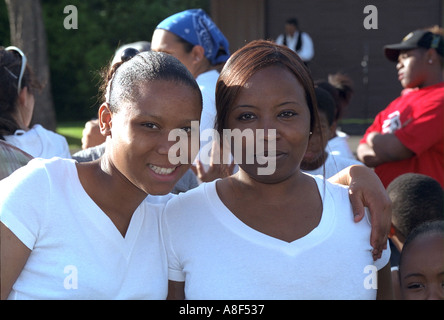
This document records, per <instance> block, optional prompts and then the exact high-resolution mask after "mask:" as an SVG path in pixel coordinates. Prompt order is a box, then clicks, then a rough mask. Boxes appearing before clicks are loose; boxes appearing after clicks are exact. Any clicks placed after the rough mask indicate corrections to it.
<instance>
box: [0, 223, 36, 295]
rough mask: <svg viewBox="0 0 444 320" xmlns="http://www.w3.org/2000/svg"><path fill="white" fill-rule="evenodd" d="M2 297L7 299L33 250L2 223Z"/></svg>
mask: <svg viewBox="0 0 444 320" xmlns="http://www.w3.org/2000/svg"><path fill="white" fill-rule="evenodd" d="M0 251H1V252H0V259H1V261H0V284H1V285H0V286H1V290H0V291H1V292H0V298H1V300H6V299H7V298H8V296H9V293H10V292H11V289H12V286H13V284H14V283H15V281H16V280H17V278H18V276H19V275H20V273H21V272H22V270H23V267H24V266H25V264H26V261H27V260H28V257H29V255H30V254H31V250H29V249H28V247H26V246H25V245H24V244H23V243H22V242H21V241H20V240H19V239H18V238H17V237H16V236H15V235H14V234H13V233H12V232H11V230H9V229H8V228H7V227H6V226H5V225H4V224H3V223H0Z"/></svg>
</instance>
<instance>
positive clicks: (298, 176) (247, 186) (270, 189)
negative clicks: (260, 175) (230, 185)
mask: <svg viewBox="0 0 444 320" xmlns="http://www.w3.org/2000/svg"><path fill="white" fill-rule="evenodd" d="M307 177H308V176H307V175H305V174H304V173H302V172H301V171H300V170H299V169H298V170H297V171H296V172H295V173H293V174H292V175H291V176H289V177H287V178H285V179H281V180H280V181H272V182H270V181H258V180H256V179H254V178H252V177H251V176H250V175H249V174H248V173H246V172H245V171H243V170H242V169H241V168H240V169H239V172H238V173H237V174H235V175H234V178H235V181H236V182H235V186H236V187H237V188H238V189H239V190H238V194H242V195H245V196H248V195H251V196H252V197H253V198H255V199H267V200H266V201H267V203H268V202H278V203H282V199H285V201H287V200H289V201H293V199H292V197H288V194H289V193H290V192H291V193H293V192H297V190H301V188H302V187H303V186H304V183H305V182H306V178H307Z"/></svg>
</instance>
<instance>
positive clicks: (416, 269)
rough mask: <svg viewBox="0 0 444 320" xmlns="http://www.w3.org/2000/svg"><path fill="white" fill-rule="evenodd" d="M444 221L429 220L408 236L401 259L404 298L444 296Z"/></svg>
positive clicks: (421, 298) (438, 297) (400, 269)
mask: <svg viewBox="0 0 444 320" xmlns="http://www.w3.org/2000/svg"><path fill="white" fill-rule="evenodd" d="M443 283H444V221H442V220H441V221H429V222H425V223H423V224H421V225H420V226H419V227H417V228H415V229H414V230H413V231H412V232H411V233H410V234H409V236H408V237H407V240H406V242H405V244H404V248H403V250H402V253H401V259H400V261H399V286H400V294H401V299H403V300H444V286H443Z"/></svg>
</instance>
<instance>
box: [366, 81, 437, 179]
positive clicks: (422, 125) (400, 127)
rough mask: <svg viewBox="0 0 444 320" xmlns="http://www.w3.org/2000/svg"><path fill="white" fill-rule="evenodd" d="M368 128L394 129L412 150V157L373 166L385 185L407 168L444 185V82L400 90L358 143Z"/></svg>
mask: <svg viewBox="0 0 444 320" xmlns="http://www.w3.org/2000/svg"><path fill="white" fill-rule="evenodd" d="M372 131H377V132H381V133H394V134H395V135H396V137H397V138H398V139H399V140H400V141H401V143H402V144H403V145H404V146H405V147H407V148H408V149H410V150H411V151H413V152H414V153H415V155H414V156H413V157H412V158H409V159H405V160H401V161H394V162H386V163H383V164H381V165H379V166H377V167H376V168H375V172H376V174H377V175H378V176H379V178H380V179H381V181H382V183H383V184H384V186H385V187H387V186H388V185H389V184H390V182H391V181H393V179H395V178H396V177H398V176H400V175H402V174H404V173H407V172H415V173H421V174H425V175H428V176H431V177H432V178H435V179H436V180H438V182H439V183H440V184H441V186H443V187H444V82H441V83H438V84H436V85H433V86H429V87H425V88H421V89H413V90H404V91H403V94H402V95H401V96H400V97H398V98H397V99H395V100H394V101H392V102H391V103H390V104H389V105H388V106H387V108H386V109H384V110H383V111H381V112H380V113H379V114H378V115H377V116H376V118H375V121H374V122H373V124H372V125H371V126H370V127H369V128H368V129H367V131H366V133H365V135H364V137H363V139H362V140H361V143H365V142H366V139H367V135H368V134H369V133H370V132H372Z"/></svg>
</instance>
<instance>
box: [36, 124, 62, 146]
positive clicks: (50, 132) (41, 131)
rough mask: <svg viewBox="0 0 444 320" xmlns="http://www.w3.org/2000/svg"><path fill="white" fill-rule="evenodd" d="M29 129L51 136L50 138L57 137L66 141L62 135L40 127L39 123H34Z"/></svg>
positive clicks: (41, 134)
mask: <svg viewBox="0 0 444 320" xmlns="http://www.w3.org/2000/svg"><path fill="white" fill-rule="evenodd" d="M30 130H34V131H35V132H37V133H38V134H39V135H40V136H44V137H45V136H46V137H51V138H55V139H59V140H61V141H65V142H66V138H65V137H64V136H62V135H61V134H58V133H56V132H54V131H51V130H48V129H45V128H44V127H42V126H41V125H40V124H36V125H34V126H33V127H32V128H31V129H30Z"/></svg>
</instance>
